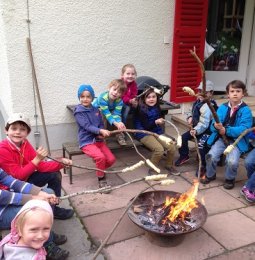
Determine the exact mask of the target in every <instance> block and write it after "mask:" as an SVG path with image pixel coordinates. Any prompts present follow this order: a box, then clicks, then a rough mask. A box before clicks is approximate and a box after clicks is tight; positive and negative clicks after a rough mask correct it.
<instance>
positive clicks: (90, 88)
mask: <svg viewBox="0 0 255 260" xmlns="http://www.w3.org/2000/svg"><path fill="white" fill-rule="evenodd" d="M83 91H88V92H89V93H90V95H91V97H92V100H93V99H94V97H95V92H94V89H93V88H92V87H91V85H80V87H79V89H78V99H80V96H81V94H82V92H83Z"/></svg>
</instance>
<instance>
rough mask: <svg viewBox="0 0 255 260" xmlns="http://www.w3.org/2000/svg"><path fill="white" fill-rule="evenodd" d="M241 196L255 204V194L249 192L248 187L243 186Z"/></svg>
mask: <svg viewBox="0 0 255 260" xmlns="http://www.w3.org/2000/svg"><path fill="white" fill-rule="evenodd" d="M240 193H241V195H243V196H244V197H245V199H246V200H247V201H249V202H255V194H254V192H251V191H249V189H248V188H247V187H246V186H243V188H242V189H241V191H240Z"/></svg>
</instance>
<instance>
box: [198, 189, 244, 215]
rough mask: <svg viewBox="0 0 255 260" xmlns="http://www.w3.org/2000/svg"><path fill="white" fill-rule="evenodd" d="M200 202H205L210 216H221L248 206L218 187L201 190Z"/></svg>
mask: <svg viewBox="0 0 255 260" xmlns="http://www.w3.org/2000/svg"><path fill="white" fill-rule="evenodd" d="M222 198H224V199H222ZM198 200H199V201H204V204H205V207H206V209H207V211H208V214H209V215H214V214H219V213H222V212H226V211H231V210H234V209H239V208H243V207H245V206H246V205H245V204H244V203H242V202H241V201H239V200H236V199H235V198H233V197H232V196H230V195H229V194H227V193H225V192H224V191H223V190H221V189H220V188H218V187H215V188H211V189H205V190H201V191H200V192H199V193H198Z"/></svg>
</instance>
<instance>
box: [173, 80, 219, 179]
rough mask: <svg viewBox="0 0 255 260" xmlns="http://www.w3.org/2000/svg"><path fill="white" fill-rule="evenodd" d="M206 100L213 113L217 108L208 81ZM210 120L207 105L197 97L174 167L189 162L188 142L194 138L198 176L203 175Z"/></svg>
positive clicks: (200, 89) (210, 115) (200, 97)
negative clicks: (199, 160)
mask: <svg viewBox="0 0 255 260" xmlns="http://www.w3.org/2000/svg"><path fill="white" fill-rule="evenodd" d="M202 86H203V85H202V82H201V83H200V84H199V86H198V88H197V89H198V94H199V93H201V91H202V88H203V87H202ZM205 91H206V93H205V95H206V98H208V99H209V100H210V102H211V104H212V105H213V107H214V109H215V111H216V110H217V108H218V106H217V104H216V102H215V101H214V100H213V99H212V96H213V83H212V82H211V81H209V80H207V81H206V90H205ZM211 120H212V112H211V110H210V108H209V106H208V104H207V103H206V102H205V101H204V97H202V96H200V95H198V97H197V100H196V102H195V103H193V106H192V110H191V113H190V114H188V116H187V121H188V124H189V125H190V126H191V130H190V131H187V132H185V133H184V134H183V135H182V146H181V147H180V148H179V154H180V157H179V158H178V160H177V161H176V162H175V166H180V165H182V164H184V163H185V162H187V161H188V160H189V146H188V141H190V140H192V139H193V136H196V138H197V141H198V149H199V153H200V156H201V164H202V165H201V172H200V176H201V177H202V176H204V175H205V171H206V162H205V155H206V153H207V152H208V150H209V149H208V148H207V146H206V141H207V139H208V137H209V136H210V133H211V132H210V122H211Z"/></svg>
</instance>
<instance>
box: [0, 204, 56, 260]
mask: <svg viewBox="0 0 255 260" xmlns="http://www.w3.org/2000/svg"><path fill="white" fill-rule="evenodd" d="M34 208H41V209H44V210H46V211H48V212H49V213H50V215H51V218H52V223H53V213H52V209H51V206H50V205H49V203H48V202H46V201H44V200H30V201H28V202H27V203H26V204H25V205H24V206H23V207H22V208H21V209H20V211H19V212H18V213H17V215H16V217H15V218H14V219H13V220H12V223H11V233H10V234H8V235H7V236H6V237H4V238H3V240H2V241H1V242H0V259H4V260H19V259H27V260H45V259H46V251H45V249H44V248H43V247H42V248H40V249H33V248H30V247H26V246H20V245H18V241H19V239H20V237H19V234H18V230H17V229H16V221H17V218H18V216H19V215H20V214H21V213H22V212H24V211H29V210H32V209H34Z"/></svg>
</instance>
